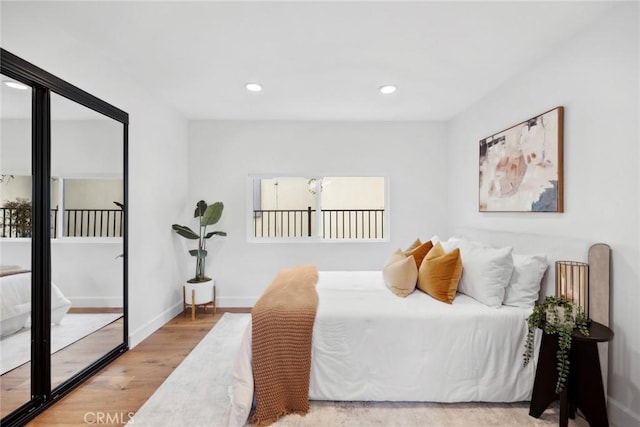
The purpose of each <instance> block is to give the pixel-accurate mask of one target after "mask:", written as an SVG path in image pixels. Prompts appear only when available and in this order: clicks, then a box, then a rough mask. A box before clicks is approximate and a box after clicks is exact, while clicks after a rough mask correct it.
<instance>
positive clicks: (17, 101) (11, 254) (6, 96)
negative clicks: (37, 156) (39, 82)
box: [0, 75, 32, 418]
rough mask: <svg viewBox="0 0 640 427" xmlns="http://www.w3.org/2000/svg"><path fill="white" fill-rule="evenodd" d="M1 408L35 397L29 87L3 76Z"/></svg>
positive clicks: (0, 144)
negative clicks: (32, 372)
mask: <svg viewBox="0 0 640 427" xmlns="http://www.w3.org/2000/svg"><path fill="white" fill-rule="evenodd" d="M0 77H1V79H2V84H1V86H0V122H1V123H0V303H1V307H0V318H1V319H0V385H1V389H0V413H1V415H2V418H4V417H5V416H6V415H8V414H9V413H11V412H13V411H15V410H16V409H18V408H19V407H20V406H21V405H23V404H24V403H25V402H28V401H29V400H30V399H31V387H30V385H31V328H30V327H29V324H30V323H31V314H30V305H31V271H30V270H31V234H32V229H31V200H32V193H31V98H32V89H31V87H29V86H27V85H24V84H22V83H20V82H19V81H17V80H14V79H12V78H10V77H8V76H5V75H2V76H0Z"/></svg>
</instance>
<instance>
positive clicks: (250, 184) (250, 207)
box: [245, 173, 391, 243]
mask: <svg viewBox="0 0 640 427" xmlns="http://www.w3.org/2000/svg"><path fill="white" fill-rule="evenodd" d="M326 177H345V178H383V179H384V213H383V224H384V231H383V237H381V238H351V239H347V238H340V239H336V238H333V239H329V238H324V237H323V236H322V222H323V218H322V205H321V197H322V194H321V188H320V186H321V183H322V179H323V178H326ZM274 178H300V179H315V184H316V192H315V197H316V209H315V211H316V212H315V219H316V229H315V234H314V235H313V236H299V237H256V236H255V235H254V217H253V212H254V201H255V200H254V185H255V184H254V182H255V180H256V179H274ZM389 188H390V185H389V177H388V176H387V175H383V174H354V173H348V174H344V173H326V174H304V175H303V174H249V175H248V177H247V185H246V196H247V197H246V206H247V214H246V220H245V223H246V235H247V241H248V242H249V243H385V242H389V241H390V240H391V237H390V236H391V227H390V225H391V221H390V207H389V205H390V203H389V201H390V194H389V193H390V191H389Z"/></svg>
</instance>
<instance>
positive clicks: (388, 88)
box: [378, 85, 397, 95]
mask: <svg viewBox="0 0 640 427" xmlns="http://www.w3.org/2000/svg"><path fill="white" fill-rule="evenodd" d="M396 89H397V88H396V87H395V86H394V85H384V86H380V87H379V88H378V90H379V91H380V93H384V94H385V95H388V94H390V93H393V92H395V91H396Z"/></svg>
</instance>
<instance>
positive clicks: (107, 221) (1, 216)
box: [0, 208, 124, 237]
mask: <svg viewBox="0 0 640 427" xmlns="http://www.w3.org/2000/svg"><path fill="white" fill-rule="evenodd" d="M63 212H64V217H63V232H64V236H65V237H122V230H123V216H124V212H123V211H122V210H121V209H65V210H64V211H63ZM58 214H59V213H58V209H51V236H52V237H59V236H58ZM0 220H1V221H2V223H1V224H0V230H1V233H0V236H1V237H31V219H30V218H26V219H25V218H21V219H20V220H18V221H16V213H15V210H14V209H11V208H0Z"/></svg>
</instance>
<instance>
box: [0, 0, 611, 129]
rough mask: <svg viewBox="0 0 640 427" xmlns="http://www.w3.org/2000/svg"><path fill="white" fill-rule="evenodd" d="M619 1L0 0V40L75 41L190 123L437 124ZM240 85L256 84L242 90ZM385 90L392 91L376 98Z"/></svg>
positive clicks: (65, 45) (69, 44)
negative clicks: (256, 88)
mask: <svg viewBox="0 0 640 427" xmlns="http://www.w3.org/2000/svg"><path fill="white" fill-rule="evenodd" d="M614 6H615V3H612V2H609V1H604V2H567V1H562V2H549V1H538V2H520V1H518V2H515V1H514V2H484V1H472V2H416V1H414V2H379V1H376V2H366V1H359V2H346V1H338V2H329V1H320V2H310V1H303V2H300V1H298V2H271V1H259V2H243V1H231V2H218V1H195V2H177V1H164V2H150V1H142V2H131V1H108V2H57V1H45V2H39V3H36V2H25V1H20V2H7V1H2V3H1V9H0V10H1V20H2V21H1V23H2V33H1V34H2V47H3V48H5V49H7V50H10V51H12V49H11V46H12V45H17V46H19V45H21V44H24V43H39V44H40V45H42V44H43V43H44V45H45V46H46V48H47V49H57V50H59V51H60V52H63V53H64V55H65V57H67V58H74V55H75V60H77V61H78V63H79V64H81V63H82V62H81V61H82V55H83V51H82V50H81V49H78V50H77V53H76V52H75V51H74V47H75V46H83V47H87V48H90V49H93V50H94V52H95V53H97V54H99V55H100V56H102V57H103V58H107V59H108V60H109V61H110V63H111V64H112V65H113V66H114V67H116V68H118V69H120V70H122V71H123V72H124V73H126V74H127V75H128V76H130V77H131V79H133V80H135V81H137V82H138V83H139V85H141V86H143V87H144V88H146V89H147V90H149V91H152V92H154V93H156V94H157V96H159V97H160V98H162V99H164V100H165V101H166V102H167V103H168V104H170V105H171V106H173V107H174V108H175V109H176V110H178V111H179V112H180V113H182V114H183V115H184V116H185V117H186V118H188V119H256V120H289V119H291V120H307V119H308V120H446V119H449V118H451V117H453V116H455V115H456V114H459V113H460V112H462V111H464V110H465V109H467V108H468V107H469V106H471V105H472V104H474V103H475V102H478V101H479V100H481V99H482V98H483V97H484V96H485V95H486V94H487V93H489V92H491V91H492V90H494V89H495V88H496V87H498V86H499V85H501V84H502V83H504V82H505V81H507V80H508V79H510V78H512V77H513V76H514V75H516V74H518V73H519V72H521V71H523V70H524V69H526V68H527V67H529V66H532V65H534V64H535V62H536V60H538V59H540V58H542V57H544V56H545V55H547V54H549V53H551V52H552V51H553V50H554V49H555V48H556V47H557V46H559V45H560V44H562V43H563V42H564V41H565V40H567V39H568V38H570V37H572V36H573V35H575V34H576V33H577V32H579V31H580V30H581V29H583V28H585V27H586V26H588V25H589V24H590V23H592V22H593V21H594V20H596V19H597V18H598V17H599V16H602V15H603V14H604V13H606V11H607V10H608V9H609V8H611V7H614ZM32 23H33V24H32ZM32 25H37V26H38V27H39V28H38V29H37V30H36V29H35V26H32ZM43 34H46V37H43V36H42V35H43ZM13 53H16V54H17V55H20V52H19V51H13ZM249 81H256V82H260V83H261V84H262V85H263V87H264V90H263V91H262V92H260V93H249V92H247V91H246V90H245V89H244V84H245V83H246V82H249ZM72 83H73V82H72ZM384 84H395V85H397V86H398V91H397V92H396V93H394V94H392V95H387V96H383V95H381V94H380V93H378V91H377V89H378V87H379V86H381V85H384ZM550 102H551V101H550Z"/></svg>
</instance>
